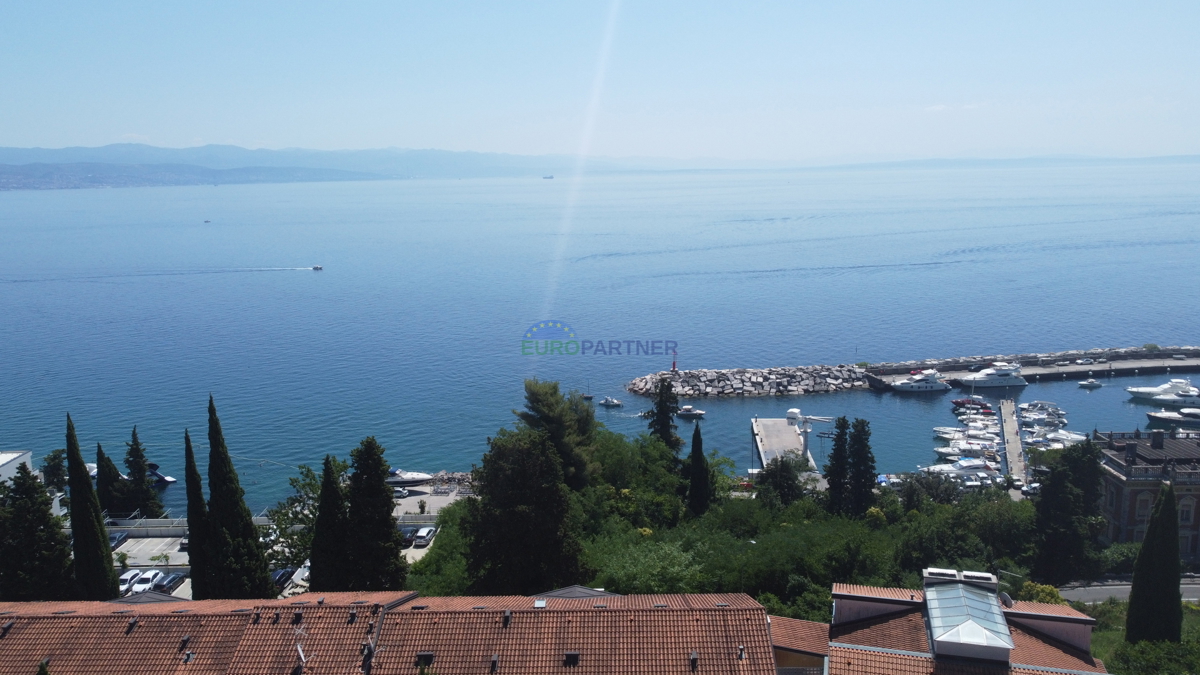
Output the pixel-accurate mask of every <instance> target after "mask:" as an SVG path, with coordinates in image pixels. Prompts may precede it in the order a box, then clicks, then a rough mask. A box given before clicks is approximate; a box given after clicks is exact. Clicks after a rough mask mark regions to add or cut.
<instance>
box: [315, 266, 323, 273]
mask: <svg viewBox="0 0 1200 675" xmlns="http://www.w3.org/2000/svg"><path fill="white" fill-rule="evenodd" d="M323 269H325V268H324V267H321V266H320V265H313V271H314V272H320V271H321V270H323Z"/></svg>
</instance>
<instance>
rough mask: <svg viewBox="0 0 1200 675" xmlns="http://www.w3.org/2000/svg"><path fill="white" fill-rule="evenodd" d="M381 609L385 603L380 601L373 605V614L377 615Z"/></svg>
mask: <svg viewBox="0 0 1200 675" xmlns="http://www.w3.org/2000/svg"><path fill="white" fill-rule="evenodd" d="M381 609H383V605H381V604H379V603H378V602H377V603H375V604H373V605H371V616H375V615H376V614H378V613H379V610H381Z"/></svg>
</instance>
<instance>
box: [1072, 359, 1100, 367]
mask: <svg viewBox="0 0 1200 675" xmlns="http://www.w3.org/2000/svg"><path fill="white" fill-rule="evenodd" d="M1093 363H1095V361H1093V360H1091V359H1075V365H1077V366H1090V365H1092V364H1093Z"/></svg>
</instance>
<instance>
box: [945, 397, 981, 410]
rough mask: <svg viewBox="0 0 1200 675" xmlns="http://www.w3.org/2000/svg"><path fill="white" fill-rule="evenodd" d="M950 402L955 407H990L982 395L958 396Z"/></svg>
mask: <svg viewBox="0 0 1200 675" xmlns="http://www.w3.org/2000/svg"><path fill="white" fill-rule="evenodd" d="M950 402H951V403H953V404H954V407H955V408H967V407H976V408H987V407H990V404H989V403H988V402H987V401H985V400H983V397H982V396H970V397H967V398H956V399H954V400H953V401H950Z"/></svg>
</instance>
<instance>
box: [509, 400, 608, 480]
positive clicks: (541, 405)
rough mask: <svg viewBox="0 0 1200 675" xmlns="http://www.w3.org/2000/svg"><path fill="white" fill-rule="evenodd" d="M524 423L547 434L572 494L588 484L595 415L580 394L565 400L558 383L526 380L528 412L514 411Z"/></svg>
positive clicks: (526, 405)
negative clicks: (589, 456)
mask: <svg viewBox="0 0 1200 675" xmlns="http://www.w3.org/2000/svg"><path fill="white" fill-rule="evenodd" d="M513 412H514V413H515V414H516V416H517V418H518V419H520V420H521V422H522V423H523V424H524V425H525V426H527V427H529V428H530V429H533V430H535V431H540V432H542V433H544V434H546V437H547V438H549V439H550V442H551V443H552V444H553V445H554V449H555V451H556V452H558V456H559V459H560V461H561V462H562V465H563V477H564V479H565V481H566V483H567V485H568V486H569V487H570V488H571V489H573V490H582V489H583V488H584V487H586V486H587V483H588V471H587V469H588V466H587V465H588V454H589V453H590V448H591V446H592V444H593V442H594V435H595V431H596V413H595V410H594V409H593V408H592V406H591V405H589V404H588V403H587V401H584V400H583V397H582V396H581V395H580V394H579V393H578V392H571V394H570V396H563V395H562V393H561V392H560V391H559V388H558V383H557V382H543V381H541V380H536V379H533V380H525V410H524V411H516V410H514V411H513Z"/></svg>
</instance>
